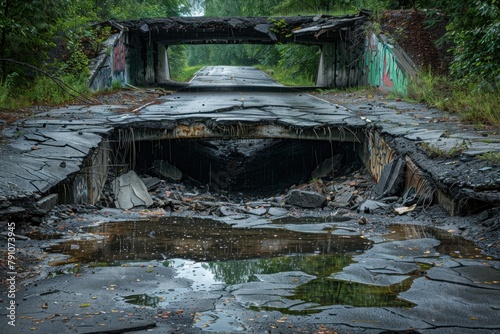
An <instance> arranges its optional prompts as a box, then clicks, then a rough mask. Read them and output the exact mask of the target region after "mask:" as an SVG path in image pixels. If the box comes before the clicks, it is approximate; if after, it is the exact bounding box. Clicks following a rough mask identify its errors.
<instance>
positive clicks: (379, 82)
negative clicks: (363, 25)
mask: <svg viewBox="0 0 500 334" xmlns="http://www.w3.org/2000/svg"><path fill="white" fill-rule="evenodd" d="M367 41H368V45H367V53H366V59H365V62H366V65H365V66H366V69H367V77H368V84H369V85H371V86H376V87H379V88H380V89H382V90H384V91H396V92H399V93H403V94H406V88H407V85H408V80H407V76H406V74H405V72H404V71H403V69H402V68H401V66H400V65H399V63H398V60H397V57H396V55H395V54H394V52H393V46H392V45H390V44H388V43H384V42H383V41H380V40H379V39H378V38H377V37H376V36H375V35H374V34H372V35H371V36H370V38H369V39H368V40H367Z"/></svg>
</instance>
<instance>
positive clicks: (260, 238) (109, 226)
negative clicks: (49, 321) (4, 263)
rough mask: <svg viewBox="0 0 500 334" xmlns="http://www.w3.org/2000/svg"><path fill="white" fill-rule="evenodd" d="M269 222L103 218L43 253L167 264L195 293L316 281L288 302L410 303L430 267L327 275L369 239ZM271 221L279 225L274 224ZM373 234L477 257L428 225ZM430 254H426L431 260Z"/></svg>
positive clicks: (157, 299) (141, 297) (143, 298)
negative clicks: (366, 277) (384, 281)
mask: <svg viewBox="0 0 500 334" xmlns="http://www.w3.org/2000/svg"><path fill="white" fill-rule="evenodd" d="M328 222H330V221H329V220H328V218H312V217H309V218H307V219H305V220H304V221H302V219H300V218H297V219H296V221H295V223H297V224H298V225H301V224H312V223H328ZM272 223H273V224H272V225H267V228H236V227H232V226H231V225H228V224H225V223H222V222H218V221H215V220H211V219H201V218H186V217H168V218H165V217H162V218H155V219H152V220H149V221H131V222H116V223H106V224H102V225H99V226H94V227H89V228H87V232H89V233H91V234H94V235H95V236H96V237H90V236H89V237H88V238H87V240H82V239H79V240H69V241H65V242H62V243H60V244H55V245H53V246H51V247H48V248H46V249H45V250H46V251H48V252H51V253H57V254H60V253H63V254H66V255H67V256H68V258H66V259H64V260H61V261H58V262H53V263H52V264H53V265H54V266H56V265H63V264H70V263H78V266H80V264H88V265H89V266H116V265H126V266H128V265H134V264H133V263H134V262H140V263H144V261H150V262H148V263H149V264H151V263H156V264H155V265H163V266H168V267H172V268H174V269H175V270H176V273H177V276H179V277H183V278H187V279H190V280H192V281H193V285H192V286H191V288H190V289H192V290H195V291H198V290H199V291H207V290H211V289H213V288H214V287H216V286H220V285H221V284H240V283H247V282H254V281H259V277H258V275H260V274H276V273H289V272H302V273H305V275H313V276H314V277H315V278H313V279H309V280H307V282H304V283H303V284H297V285H296V287H295V288H294V289H292V290H290V294H289V295H287V296H285V297H286V298H287V299H288V300H296V301H297V303H302V301H303V303H306V304H307V303H311V304H316V305H351V306H357V307H374V306H376V307H413V306H414V304H413V303H411V302H409V301H406V300H404V299H401V298H400V297H399V294H400V293H401V292H404V291H407V290H408V289H409V288H410V287H411V284H412V282H413V280H414V279H415V278H418V277H422V275H425V271H426V270H427V269H429V267H430V265H429V264H425V263H417V264H418V265H419V267H420V268H421V270H417V271H416V272H413V273H410V274H409V277H408V278H407V279H404V280H403V281H401V282H400V283H397V284H393V285H390V286H376V285H371V284H362V283H356V282H349V281H343V280H337V279H334V278H333V276H332V275H335V273H338V272H341V271H342V270H343V268H345V267H346V266H348V265H349V264H351V263H353V262H354V261H353V260H352V256H353V255H356V254H361V253H363V252H364V251H365V250H367V249H369V248H371V247H372V245H373V242H372V241H370V240H368V239H366V238H364V237H363V236H360V235H353V233H352V231H350V233H348V230H342V229H337V230H336V229H335V227H334V226H332V227H331V228H330V229H329V230H323V233H306V232H297V231H293V230H290V229H287V228H283V224H284V223H285V222H284V221H283V220H279V219H277V220H275V221H273V222H272ZM293 223H294V222H293V221H292V220H290V219H287V220H286V224H293ZM274 224H276V227H278V228H273V225H274ZM286 224H285V225H286ZM299 229H300V228H299ZM378 238H379V239H381V240H382V241H384V240H387V241H390V240H405V239H420V238H435V239H438V240H439V241H440V245H439V246H438V247H437V248H436V254H439V253H441V254H442V255H443V254H449V255H451V256H453V257H465V258H481V257H482V255H481V254H480V250H479V249H478V248H477V247H476V246H475V245H474V244H473V243H472V242H468V241H465V240H464V239H463V238H460V237H456V236H453V235H452V234H451V233H449V232H447V231H442V230H438V229H433V228H426V227H422V226H412V225H394V226H391V233H389V234H386V235H383V236H380V237H378ZM436 254H429V256H430V257H436V256H437V255H436ZM153 266H154V265H151V267H153ZM151 271H153V270H151ZM299 276H300V275H299ZM179 293H182V291H162V293H156V292H152V293H147V294H144V293H142V294H130V295H125V296H121V298H122V300H123V301H125V302H127V303H131V304H135V305H140V306H150V307H156V306H159V305H163V303H168V301H169V300H171V299H175V298H176V295H177V294H179ZM285 297H284V298H285ZM295 305H297V304H295ZM249 307H250V308H252V307H251V306H249ZM260 309H266V310H277V311H280V312H282V313H285V314H310V313H315V312H318V309H317V308H312V309H308V308H307V307H306V308H301V309H300V310H296V309H291V308H290V309H289V308H287V307H283V308H279V309H278V308H276V307H271V308H260Z"/></svg>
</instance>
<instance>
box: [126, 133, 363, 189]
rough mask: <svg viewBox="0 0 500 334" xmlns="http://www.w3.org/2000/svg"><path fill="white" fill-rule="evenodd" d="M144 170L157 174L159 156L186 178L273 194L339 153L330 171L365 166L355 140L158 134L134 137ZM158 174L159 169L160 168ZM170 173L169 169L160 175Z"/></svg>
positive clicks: (308, 177)
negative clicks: (168, 136)
mask: <svg viewBox="0 0 500 334" xmlns="http://www.w3.org/2000/svg"><path fill="white" fill-rule="evenodd" d="M131 152H134V154H135V159H134V158H132V157H131V156H126V157H122V161H123V162H124V163H127V161H130V160H133V161H135V170H136V171H137V172H139V173H140V174H150V175H155V171H156V169H155V168H154V167H153V166H155V161H156V162H158V161H165V162H167V163H168V164H169V165H172V166H175V167H176V168H177V169H178V170H179V171H180V172H181V173H182V181H184V182H189V183H193V184H194V185H197V186H208V187H209V188H210V189H211V190H214V191H222V192H235V193H236V192H244V193H245V194H247V195H251V194H261V195H262V194H274V193H276V192H277V191H281V190H283V189H285V188H287V187H289V186H291V185H293V184H299V183H303V182H307V181H309V180H311V179H312V178H313V177H312V175H311V174H312V172H313V171H314V170H315V169H316V167H318V165H319V164H321V163H322V162H324V161H325V160H327V159H328V158H331V157H333V156H337V157H338V158H339V159H338V162H336V164H335V165H334V166H332V167H333V169H334V170H333V172H331V173H330V175H332V176H341V175H344V174H347V173H349V172H352V171H354V170H356V169H359V168H361V167H362V166H363V164H362V162H361V159H360V158H359V157H358V154H357V150H356V144H354V143H351V142H329V141H321V140H314V141H313V140H292V139H240V140H159V141H139V142H136V143H135V147H134V150H131ZM156 174H158V173H157V172H156ZM159 176H160V177H162V178H168V176H165V175H159Z"/></svg>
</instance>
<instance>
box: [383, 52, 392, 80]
mask: <svg viewBox="0 0 500 334" xmlns="http://www.w3.org/2000/svg"><path fill="white" fill-rule="evenodd" d="M382 83H383V86H384V87H385V88H393V87H394V83H393V82H392V80H391V69H390V67H389V68H388V66H387V54H384V71H383V74H382Z"/></svg>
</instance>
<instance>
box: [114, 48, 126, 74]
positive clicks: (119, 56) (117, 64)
mask: <svg viewBox="0 0 500 334" xmlns="http://www.w3.org/2000/svg"><path fill="white" fill-rule="evenodd" d="M126 56H127V48H126V47H125V44H124V43H123V41H122V40H121V39H119V40H118V42H117V43H116V45H115V46H114V48H113V77H116V78H119V79H121V80H124V79H125V69H126V67H127V60H126Z"/></svg>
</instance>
